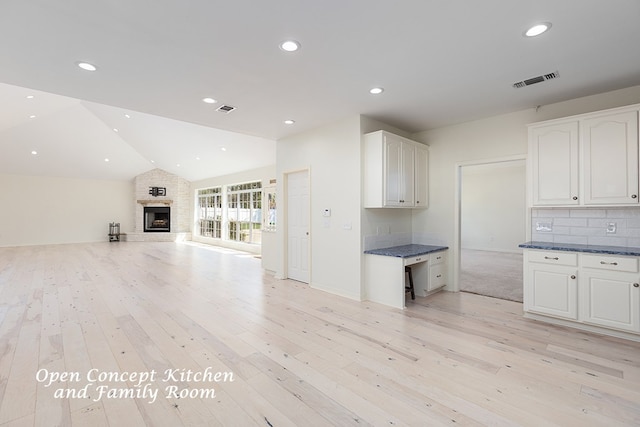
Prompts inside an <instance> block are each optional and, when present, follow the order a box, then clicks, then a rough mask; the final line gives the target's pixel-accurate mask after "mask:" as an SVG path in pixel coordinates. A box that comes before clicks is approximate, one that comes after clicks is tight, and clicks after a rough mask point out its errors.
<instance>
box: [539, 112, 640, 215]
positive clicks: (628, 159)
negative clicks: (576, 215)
mask: <svg viewBox="0 0 640 427" xmlns="http://www.w3.org/2000/svg"><path fill="white" fill-rule="evenodd" d="M639 108H640V106H638V105H635V106H630V107H625V108H618V109H614V110H609V111H606V112H598V113H590V114H583V115H580V116H573V117H570V118H567V119H566V120H554V121H551V122H542V123H538V124H534V125H530V127H529V156H530V167H531V173H530V175H529V176H530V179H531V187H530V189H531V194H532V197H531V202H532V205H533V206H571V205H579V206H593V205H600V206H602V205H611V206H620V205H638V185H639V181H638V109H639Z"/></svg>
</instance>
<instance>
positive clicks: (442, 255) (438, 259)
mask: <svg viewBox="0 0 640 427" xmlns="http://www.w3.org/2000/svg"><path fill="white" fill-rule="evenodd" d="M446 260H447V252H446V251H442V252H434V253H432V254H431V256H430V257H429V262H430V263H431V265H434V264H440V263H443V262H445V261H446Z"/></svg>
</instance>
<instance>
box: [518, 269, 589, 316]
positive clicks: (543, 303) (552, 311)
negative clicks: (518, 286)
mask: <svg viewBox="0 0 640 427" xmlns="http://www.w3.org/2000/svg"><path fill="white" fill-rule="evenodd" d="M526 268H527V276H526V277H525V280H524V310H525V311H531V312H534V313H540V314H546V315H550V316H555V317H561V318H565V319H572V320H577V318H578V284H577V282H578V280H577V275H578V270H577V268H576V267H566V266H559V265H546V264H537V263H528V265H526Z"/></svg>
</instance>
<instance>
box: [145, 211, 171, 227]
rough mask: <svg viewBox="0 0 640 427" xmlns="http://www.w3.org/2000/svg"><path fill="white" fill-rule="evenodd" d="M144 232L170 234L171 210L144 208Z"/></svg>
mask: <svg viewBox="0 0 640 427" xmlns="http://www.w3.org/2000/svg"><path fill="white" fill-rule="evenodd" d="M144 231H145V232H154V231H155V232H166V233H168V232H170V231H171V208H170V207H168V206H166V207H164V206H163V207H148V206H145V207H144Z"/></svg>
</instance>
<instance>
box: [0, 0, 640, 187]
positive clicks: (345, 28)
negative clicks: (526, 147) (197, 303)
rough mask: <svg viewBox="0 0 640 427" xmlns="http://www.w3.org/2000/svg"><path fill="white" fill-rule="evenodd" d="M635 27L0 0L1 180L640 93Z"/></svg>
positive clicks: (582, 21)
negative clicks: (341, 126) (355, 119)
mask: <svg viewBox="0 0 640 427" xmlns="http://www.w3.org/2000/svg"><path fill="white" fill-rule="evenodd" d="M538 22H548V23H551V24H552V26H551V29H550V30H549V31H547V32H546V33H544V34H542V35H540V36H538V37H533V38H527V37H524V36H523V32H524V31H525V30H526V29H527V28H528V27H530V26H531V25H532V24H535V23H538ZM638 22H640V2H639V1H637V0H609V1H606V2H605V1H602V0H562V1H558V0H539V1H536V2H529V1H524V0H522V1H520V0H483V1H469V0H447V1H445V0H420V1H418V0H399V1H393V2H391V1H387V0H348V1H345V0H323V1H299V0H271V1H258V0H252V1H251V0H237V1H229V0H226V1H218V0H189V1H187V2H179V1H175V0H153V1H152V0H129V1H114V0H112V1H100V2H98V1H86V0H65V1H50V0H29V1H25V0H4V1H3V2H1V3H0V173H16V174H20V173H24V174H31V175H57V176H77V177H90V178H101V179H130V178H132V177H133V176H135V175H137V174H138V173H141V172H144V171H146V170H149V169H152V168H155V167H160V168H162V169H165V170H167V171H169V172H172V173H176V174H179V175H181V176H183V177H185V178H186V179H189V180H197V179H202V178H205V177H210V176H217V175H223V174H227V173H233V172H235V171H239V170H246V169H252V168H255V167H260V166H265V165H269V164H273V163H274V162H275V140H277V139H278V138H282V137H285V136H287V135H291V134H293V133H298V132H302V131H305V130H309V129H313V128H315V127H318V126H322V125H323V124H326V123H329V122H332V121H335V120H338V119H341V118H343V117H346V116H350V115H355V114H365V115H369V116H371V117H373V118H376V119H379V120H382V121H384V122H387V123H389V124H391V125H394V126H397V127H399V128H402V129H405V130H406V131H408V132H418V131H422V130H426V129H430V128H434V127H439V126H444V125H449V124H454V123H459V122H464V121H468V120H474V119H479V118H483V117H487V116H491V115H495V114H501V113H505V112H509V111H514V110H521V109H526V108H532V107H535V106H537V105H544V104H549V103H553V102H559V101H563V100H567V99H572V98H577V97H581V96H586V95H591V94H595V93H600V92H605V91H609V90H614V89H619V88H623V87H629V86H634V85H638V84H640V55H638V54H637V53H636V50H637V42H638V40H640V25H638ZM287 39H294V40H296V41H298V42H299V43H300V45H301V48H300V49H299V50H298V51H297V52H293V53H290V52H285V51H283V50H281V49H280V48H279V43H280V42H282V41H284V40H287ZM79 61H86V62H90V63H92V64H94V65H96V66H97V68H98V69H97V71H94V72H87V71H84V70H82V69H80V68H78V67H77V63H78V62H79ZM556 71H557V72H558V74H559V77H557V78H555V79H552V80H548V81H545V82H542V83H538V84H534V85H531V86H525V87H523V88H519V89H515V88H513V86H512V84H513V83H515V82H519V81H523V80H526V79H529V78H532V77H535V76H539V75H544V74H547V73H552V72H556ZM372 87H383V88H384V92H383V93H381V94H379V95H372V94H370V93H369V89H371V88H372ZM29 95H33V98H26V97H27V96H29ZM205 97H211V98H215V99H216V100H217V103H214V104H206V103H204V102H202V99H203V98H205ZM221 105H230V106H233V107H236V110H234V111H232V112H230V113H223V112H219V111H217V108H218V107H220V106H221ZM125 114H126V115H128V116H129V118H127V117H125ZM31 116H35V117H32V118H30V117H31ZM287 119H292V120H294V121H295V123H293V124H291V125H287V124H285V123H284V121H285V120H287ZM114 129H117V132H116V131H115V130H114ZM223 148H224V149H225V150H226V151H223V150H222V149H223ZM32 151H35V152H37V153H38V154H31V152H32ZM107 158H108V159H109V161H108V162H107V161H105V159H107ZM152 160H153V163H151V161H152ZM178 164H179V165H180V166H177V165H178Z"/></svg>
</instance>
